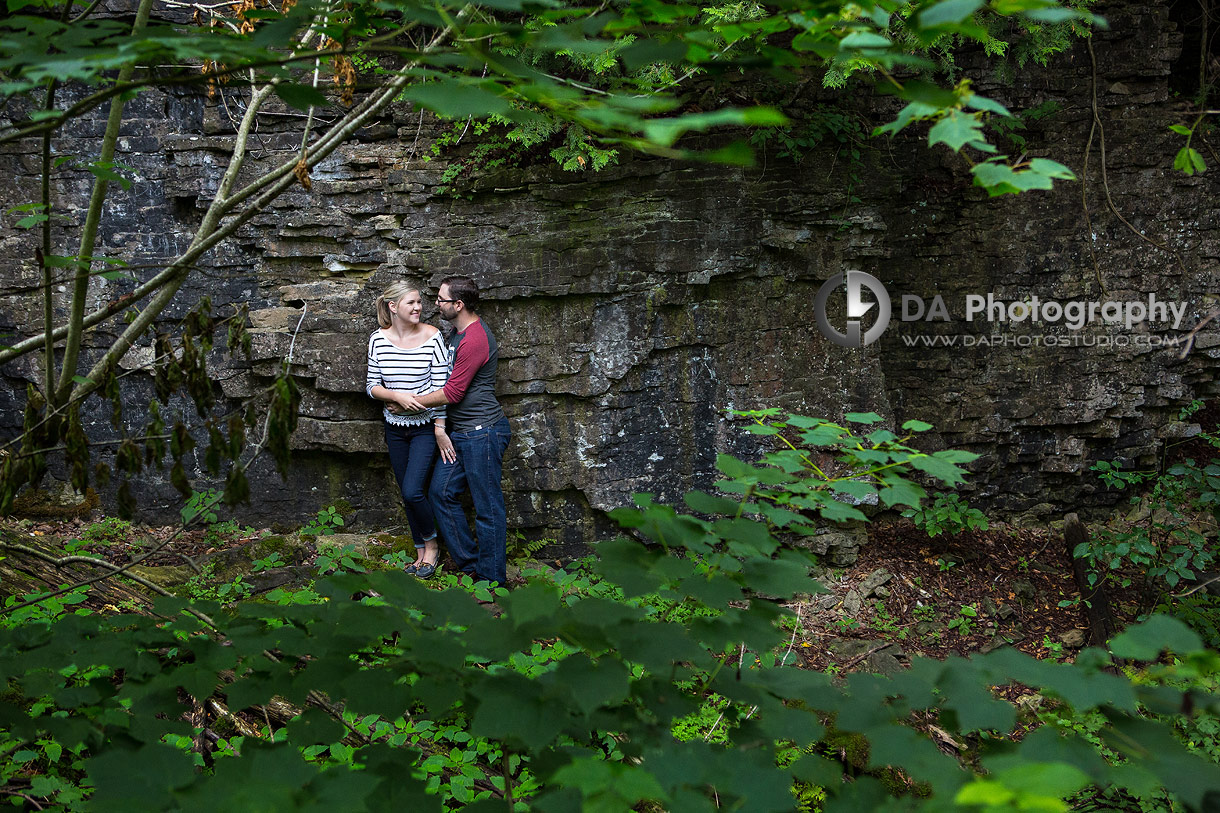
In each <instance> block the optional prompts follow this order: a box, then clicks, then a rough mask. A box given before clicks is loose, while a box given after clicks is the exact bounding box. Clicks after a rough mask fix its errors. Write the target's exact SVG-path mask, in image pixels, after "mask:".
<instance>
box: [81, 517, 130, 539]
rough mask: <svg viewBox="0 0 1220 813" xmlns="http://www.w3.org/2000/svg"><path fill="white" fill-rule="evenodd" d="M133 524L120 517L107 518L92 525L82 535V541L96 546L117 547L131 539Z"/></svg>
mask: <svg viewBox="0 0 1220 813" xmlns="http://www.w3.org/2000/svg"><path fill="white" fill-rule="evenodd" d="M131 528H132V526H131V523H130V522H128V521H127V520H125V519H119V518H118V517H106V518H105V519H102V520H99V521H98V522H94V523H91V524H90V525H89V527H87V528H85V530H84V532H83V533H82V534H81V541H82V542H87V543H92V544H96V545H117V544H120V543H122V542H126V541H128V540H129V539H130V538H131Z"/></svg>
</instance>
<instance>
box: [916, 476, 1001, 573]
mask: <svg viewBox="0 0 1220 813" xmlns="http://www.w3.org/2000/svg"><path fill="white" fill-rule="evenodd" d="M902 515H903V516H904V517H907V518H909V519H910V520H911V521H912V522H914V523H915V527H916V528H918V529H919V530H921V531H923V532H924V533H926V534H927V535H928V536H940V535H941V534H944V533H947V534H950V535H955V534H960V533H961V532H962V531H985V530H987V517H985V516H983V512H982V511H980V510H978V509H977V508H971V507H970V506H968V505H967V504H966V501H965V500H963V499H962V498H961V497H959V496H957V495H956V494H946V493H944V492H939V491H938V492H937V493H936V499H935V500H933V501H932V504H931V505H930V506H927V507H926V508H911V509H908V510H906V511H903V512H902ZM949 567H952V565H950V566H949ZM941 569H942V570H948V568H947V567H942V568H941Z"/></svg>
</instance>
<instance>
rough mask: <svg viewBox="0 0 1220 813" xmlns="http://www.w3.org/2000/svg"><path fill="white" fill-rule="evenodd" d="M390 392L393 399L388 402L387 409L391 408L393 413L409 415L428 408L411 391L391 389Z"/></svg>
mask: <svg viewBox="0 0 1220 813" xmlns="http://www.w3.org/2000/svg"><path fill="white" fill-rule="evenodd" d="M389 393H390V396H391V397H392V398H393V400H392V401H387V402H386V409H388V410H390V414H391V415H409V414H411V413H413V412H421V411H423V410H425V409H427V407H426V406H424V405H423V404H421V403H420V402H419V401H418V400H416V398H415V396H414V395H412V394H411V393H409V392H403V391H401V390H389Z"/></svg>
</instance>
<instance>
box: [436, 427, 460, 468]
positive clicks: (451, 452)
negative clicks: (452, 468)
mask: <svg viewBox="0 0 1220 813" xmlns="http://www.w3.org/2000/svg"><path fill="white" fill-rule="evenodd" d="M436 448H438V449H440V451H441V460H443V461H445V462H446V463H456V462H457V450H456V449H454V448H453V441H452V440H451V439H450V438H449V433H447V432H446V431H445V427H443V426H438V427H436Z"/></svg>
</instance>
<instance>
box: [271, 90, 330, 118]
mask: <svg viewBox="0 0 1220 813" xmlns="http://www.w3.org/2000/svg"><path fill="white" fill-rule="evenodd" d="M275 95H276V96H279V97H280V99H282V100H283V101H284V104H286V105H288V106H289V107H295V108H296V109H297V110H304V111H308V110H309V108H310V107H326V106H328V105H329V104H330V102H329V101H327V99H326V95H325V94H324V93H322V91H320V90H318V89H317V88H315V87H313V86H311V85H299V84H292V83H282V84H279V85H276V86H275Z"/></svg>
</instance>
